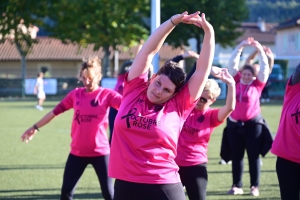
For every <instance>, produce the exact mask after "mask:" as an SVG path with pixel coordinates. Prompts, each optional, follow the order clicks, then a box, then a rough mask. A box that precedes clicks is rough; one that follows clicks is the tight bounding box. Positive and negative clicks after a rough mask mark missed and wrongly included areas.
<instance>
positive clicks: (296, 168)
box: [271, 63, 300, 200]
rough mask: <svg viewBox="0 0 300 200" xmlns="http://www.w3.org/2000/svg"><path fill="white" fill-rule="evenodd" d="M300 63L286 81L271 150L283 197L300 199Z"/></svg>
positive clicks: (284, 198) (285, 199)
mask: <svg viewBox="0 0 300 200" xmlns="http://www.w3.org/2000/svg"><path fill="white" fill-rule="evenodd" d="M299 98H300V63H299V64H298V66H297V67H296V69H295V71H294V73H293V74H292V76H291V77H290V79H289V80H288V82H287V84H286V89H285V94H284V101H283V107H282V112H281V117H280V122H279V126H278V130H277V134H276V136H275V139H274V142H273V145H272V149H271V152H272V153H273V154H275V155H276V156H277V161H276V172H277V177H278V181H279V188H280V195H281V199H282V200H294V199H295V200H298V199H300V153H299V152H300V122H299V114H300V113H299V110H300V101H299Z"/></svg>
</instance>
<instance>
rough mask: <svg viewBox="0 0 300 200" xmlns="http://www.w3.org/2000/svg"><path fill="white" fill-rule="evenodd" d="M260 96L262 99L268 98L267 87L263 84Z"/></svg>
mask: <svg viewBox="0 0 300 200" xmlns="http://www.w3.org/2000/svg"><path fill="white" fill-rule="evenodd" d="M261 98H263V99H269V98H270V97H269V87H268V86H265V87H264V89H263V91H262V92H261Z"/></svg>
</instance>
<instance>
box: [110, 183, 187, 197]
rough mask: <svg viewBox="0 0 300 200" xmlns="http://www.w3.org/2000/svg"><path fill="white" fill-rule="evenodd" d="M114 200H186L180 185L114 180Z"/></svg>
mask: <svg viewBox="0 0 300 200" xmlns="http://www.w3.org/2000/svg"><path fill="white" fill-rule="evenodd" d="M114 200H186V198H185V194H184V191H183V187H182V184H181V183H172V184H144V183H133V182H128V181H123V180H119V179H116V181H115V194H114Z"/></svg>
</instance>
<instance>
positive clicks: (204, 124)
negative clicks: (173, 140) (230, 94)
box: [175, 108, 224, 166]
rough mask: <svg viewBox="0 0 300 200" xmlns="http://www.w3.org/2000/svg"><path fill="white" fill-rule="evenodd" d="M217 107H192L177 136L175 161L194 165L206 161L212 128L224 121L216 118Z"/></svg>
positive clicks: (179, 163) (183, 164)
mask: <svg viewBox="0 0 300 200" xmlns="http://www.w3.org/2000/svg"><path fill="white" fill-rule="evenodd" d="M218 112H219V109H212V108H209V109H207V110H205V111H199V110H197V109H194V110H193V111H192V112H191V114H190V115H189V117H188V118H187V120H186V122H185V123H184V125H183V128H182V131H181V133H180V136H179V141H178V148H177V156H176V158H175V161H176V163H177V164H178V165H179V166H194V165H198V164H202V163H207V161H208V159H207V147H208V142H209V140H210V135H211V134H212V132H213V130H214V129H215V128H216V127H217V126H219V125H220V124H222V123H223V122H224V121H222V122H219V120H218Z"/></svg>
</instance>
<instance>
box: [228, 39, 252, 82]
mask: <svg viewBox="0 0 300 200" xmlns="http://www.w3.org/2000/svg"><path fill="white" fill-rule="evenodd" d="M250 39H251V38H248V39H247V40H243V41H242V42H240V43H239V44H238V45H237V46H236V47H235V48H234V50H233V52H232V53H231V56H230V58H229V62H228V72H229V74H230V75H231V76H233V77H234V76H235V75H236V74H237V73H238V72H239V64H240V57H241V53H242V51H243V49H244V46H246V45H250Z"/></svg>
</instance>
